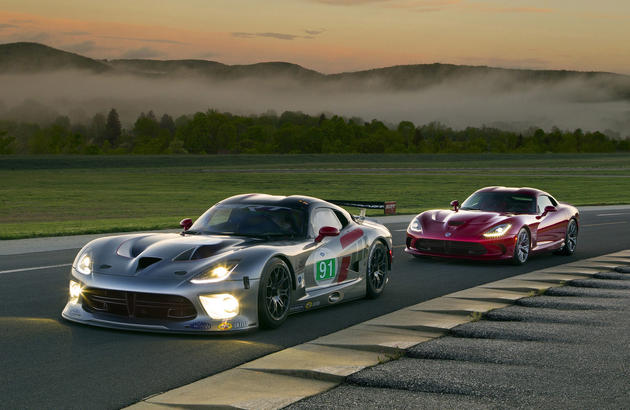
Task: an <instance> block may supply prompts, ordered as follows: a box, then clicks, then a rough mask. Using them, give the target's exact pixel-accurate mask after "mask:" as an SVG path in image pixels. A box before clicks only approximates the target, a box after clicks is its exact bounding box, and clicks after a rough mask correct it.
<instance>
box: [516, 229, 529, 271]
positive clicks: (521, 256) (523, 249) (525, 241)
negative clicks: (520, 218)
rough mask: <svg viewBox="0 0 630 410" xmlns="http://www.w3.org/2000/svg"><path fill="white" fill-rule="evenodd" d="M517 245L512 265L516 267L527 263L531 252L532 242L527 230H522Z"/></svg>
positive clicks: (517, 236) (519, 232)
mask: <svg viewBox="0 0 630 410" xmlns="http://www.w3.org/2000/svg"><path fill="white" fill-rule="evenodd" d="M516 238H517V239H516V244H515V245H514V255H512V263H513V264H514V265H522V264H524V263H525V262H527V259H528V258H529V252H530V250H531V240H530V237H529V231H527V229H525V228H521V230H520V231H518V235H516Z"/></svg>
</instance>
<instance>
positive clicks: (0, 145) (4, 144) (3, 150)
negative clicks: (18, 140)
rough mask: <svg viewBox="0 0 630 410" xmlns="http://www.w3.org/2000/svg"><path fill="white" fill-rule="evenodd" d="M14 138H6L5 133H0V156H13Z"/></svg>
mask: <svg viewBox="0 0 630 410" xmlns="http://www.w3.org/2000/svg"><path fill="white" fill-rule="evenodd" d="M13 141H15V137H11V136H7V132H6V131H0V155H6V154H13V147H12V144H13Z"/></svg>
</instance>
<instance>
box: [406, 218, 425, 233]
mask: <svg viewBox="0 0 630 410" xmlns="http://www.w3.org/2000/svg"><path fill="white" fill-rule="evenodd" d="M407 229H409V230H410V231H411V232H416V233H422V225H421V224H420V219H419V218H413V221H411V223H410V224H409V227H408V228H407Z"/></svg>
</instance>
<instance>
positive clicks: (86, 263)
mask: <svg viewBox="0 0 630 410" xmlns="http://www.w3.org/2000/svg"><path fill="white" fill-rule="evenodd" d="M77 270H78V271H79V273H82V274H84V275H89V274H91V273H92V258H91V257H90V255H89V254H88V253H86V254H83V256H81V258H79V263H77Z"/></svg>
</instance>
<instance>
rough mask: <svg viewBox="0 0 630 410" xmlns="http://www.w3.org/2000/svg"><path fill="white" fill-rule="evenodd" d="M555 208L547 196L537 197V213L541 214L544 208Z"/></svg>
mask: <svg viewBox="0 0 630 410" xmlns="http://www.w3.org/2000/svg"><path fill="white" fill-rule="evenodd" d="M548 206H555V205H554V204H552V203H551V200H550V199H549V197H548V196H547V195H541V196H539V197H538V213H539V214H540V213H542V212H543V211H544V210H545V208H546V207H548Z"/></svg>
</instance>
